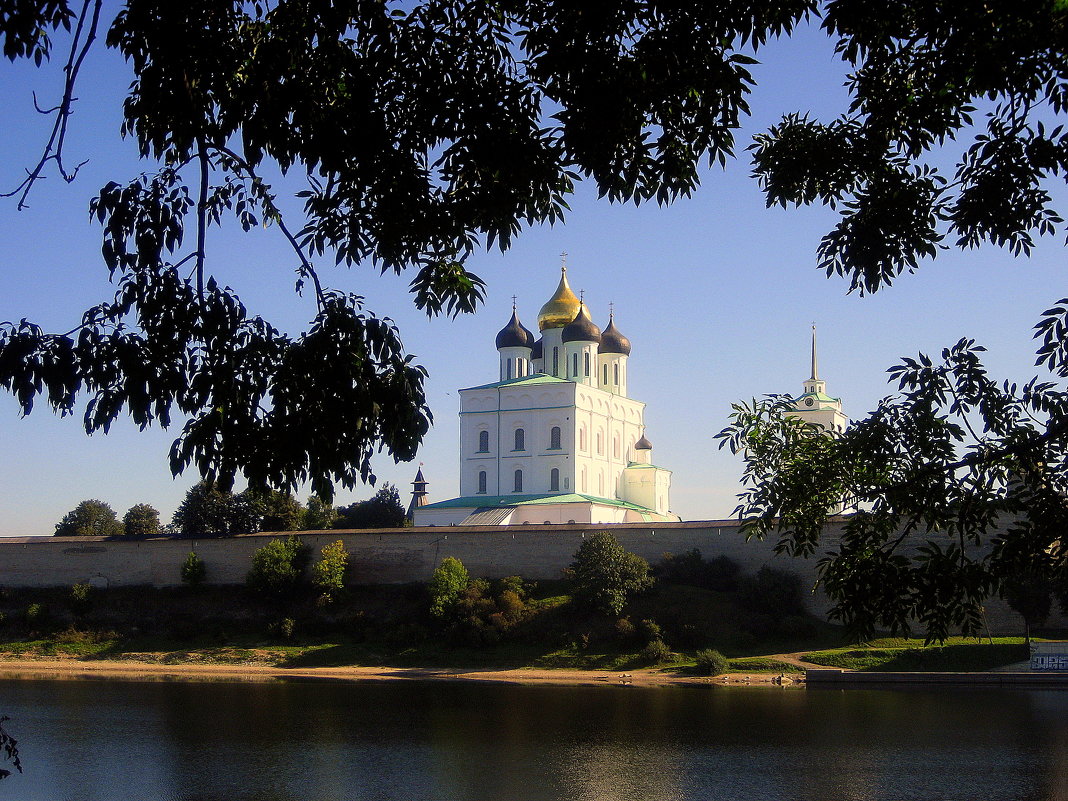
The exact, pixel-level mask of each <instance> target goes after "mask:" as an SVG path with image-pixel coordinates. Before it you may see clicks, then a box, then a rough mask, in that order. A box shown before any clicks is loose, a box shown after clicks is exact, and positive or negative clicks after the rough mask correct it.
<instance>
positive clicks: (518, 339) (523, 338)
mask: <svg viewBox="0 0 1068 801" xmlns="http://www.w3.org/2000/svg"><path fill="white" fill-rule="evenodd" d="M533 346H534V335H533V334H532V333H530V332H529V331H528V330H527V329H525V328H524V327H523V324H522V323H521V322H519V315H518V314H517V313H516V310H515V309H512V319H511V320H509V321H508V325H506V326H505V327H504V328H502V329H501V330H500V332H499V333H498V334H497V350H500V349H501V348H530V347H533Z"/></svg>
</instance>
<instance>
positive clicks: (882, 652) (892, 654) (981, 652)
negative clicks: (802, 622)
mask: <svg viewBox="0 0 1068 801" xmlns="http://www.w3.org/2000/svg"><path fill="white" fill-rule="evenodd" d="M1029 656H1030V654H1029V652H1028V650H1027V646H1026V645H1025V644H1024V640H1023V638H1022V637H994V638H992V639H983V640H975V639H966V638H963V637H952V638H950V639H949V640H947V641H946V642H945V643H942V644H938V645H928V646H924V644H923V641H922V640H909V639H902V638H886V639H881V640H873V641H871V642H868V643H864V644H863V645H862V646H848V647H844V648H834V649H827V650H822V651H811V652H808V653H806V654H804V655H803V657H802V658H803V659H804V660H805V661H807V662H812V663H813V664H815V665H821V666H824V667H836V668H845V669H847V670H871V671H891V672H896V671H905V672H909V671H982V670H992V669H994V668H998V667H1003V666H1005V665H1011V664H1013V663H1015V662H1021V661H1023V660H1025V659H1028V658H1029Z"/></svg>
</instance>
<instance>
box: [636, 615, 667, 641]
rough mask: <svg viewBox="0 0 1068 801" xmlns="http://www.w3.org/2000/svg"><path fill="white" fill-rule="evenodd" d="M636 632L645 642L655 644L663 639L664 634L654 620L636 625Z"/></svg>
mask: <svg viewBox="0 0 1068 801" xmlns="http://www.w3.org/2000/svg"><path fill="white" fill-rule="evenodd" d="M638 631H640V632H641V635H642V639H643V640H645V641H646V642H655V641H656V640H662V639H664V632H663V631H662V630H661V628H660V626H658V625H657V623H656V621H655V620H643V621H641V622H640V623H639V624H638Z"/></svg>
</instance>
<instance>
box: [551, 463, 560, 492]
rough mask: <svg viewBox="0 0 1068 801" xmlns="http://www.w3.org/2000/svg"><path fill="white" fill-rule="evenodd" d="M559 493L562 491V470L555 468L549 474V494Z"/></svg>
mask: <svg viewBox="0 0 1068 801" xmlns="http://www.w3.org/2000/svg"><path fill="white" fill-rule="evenodd" d="M559 491H560V470H559V469H558V468H555V467H554V468H553V469H552V471H551V472H550V473H549V492H559Z"/></svg>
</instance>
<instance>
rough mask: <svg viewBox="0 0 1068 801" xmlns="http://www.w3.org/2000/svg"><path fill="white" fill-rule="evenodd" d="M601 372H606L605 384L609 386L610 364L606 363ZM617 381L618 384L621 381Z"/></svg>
mask: <svg viewBox="0 0 1068 801" xmlns="http://www.w3.org/2000/svg"><path fill="white" fill-rule="evenodd" d="M601 372H602V373H603V374H604V383H605V386H607V385H608V365H607V364H606V365H604V369H603V370H602V371H601ZM616 383H617V384H618V383H619V382H618V381H617V382H616Z"/></svg>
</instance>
